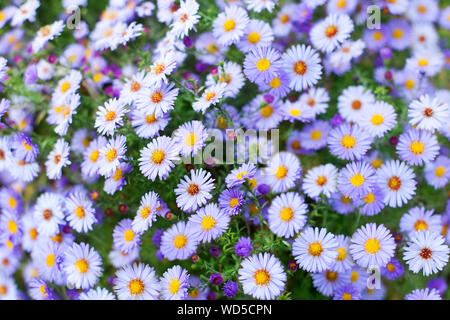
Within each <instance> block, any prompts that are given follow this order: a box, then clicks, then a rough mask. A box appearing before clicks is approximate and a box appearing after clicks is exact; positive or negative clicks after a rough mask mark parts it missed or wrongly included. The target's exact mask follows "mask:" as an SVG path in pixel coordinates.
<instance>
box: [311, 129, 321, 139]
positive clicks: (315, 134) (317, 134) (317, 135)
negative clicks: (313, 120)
mask: <svg viewBox="0 0 450 320" xmlns="http://www.w3.org/2000/svg"><path fill="white" fill-rule="evenodd" d="M310 136H311V139H313V140H319V139H320V138H321V137H322V131H320V130H314V131H312V132H311V135H310Z"/></svg>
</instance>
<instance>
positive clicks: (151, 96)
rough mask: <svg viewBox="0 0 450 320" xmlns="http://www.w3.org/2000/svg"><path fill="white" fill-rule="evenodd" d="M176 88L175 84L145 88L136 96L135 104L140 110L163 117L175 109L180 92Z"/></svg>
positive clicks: (161, 84)
mask: <svg viewBox="0 0 450 320" xmlns="http://www.w3.org/2000/svg"><path fill="white" fill-rule="evenodd" d="M145 79H146V78H145ZM144 81H145V80H144ZM174 87H175V85H174V84H173V83H160V84H159V85H152V86H148V87H144V88H142V89H141V90H139V92H138V93H137V94H136V98H135V99H134V104H135V105H136V108H137V109H138V110H141V111H145V112H146V113H147V114H150V115H152V114H155V116H156V117H161V116H163V115H164V114H165V113H167V112H169V111H171V110H172V109H173V106H174V103H175V100H176V98H177V96H178V91H179V90H178V88H174Z"/></svg>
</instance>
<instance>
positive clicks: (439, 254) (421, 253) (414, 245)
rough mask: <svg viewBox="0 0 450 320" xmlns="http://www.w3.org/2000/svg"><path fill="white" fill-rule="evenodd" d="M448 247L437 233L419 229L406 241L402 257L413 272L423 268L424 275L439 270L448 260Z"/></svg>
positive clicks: (449, 251)
mask: <svg viewBox="0 0 450 320" xmlns="http://www.w3.org/2000/svg"><path fill="white" fill-rule="evenodd" d="M449 253H450V249H449V247H448V246H447V245H446V244H445V239H444V237H443V236H441V235H440V234H439V233H436V232H432V231H429V230H424V231H419V232H416V233H414V234H413V235H412V236H411V240H410V241H408V242H407V246H406V247H405V252H404V253H403V259H404V260H405V261H406V263H407V264H408V265H409V269H410V270H411V271H412V272H413V273H418V272H419V271H420V270H423V271H422V273H423V275H424V276H429V275H430V274H433V273H437V272H439V271H441V270H442V269H443V268H444V267H445V266H446V265H447V262H448V255H449Z"/></svg>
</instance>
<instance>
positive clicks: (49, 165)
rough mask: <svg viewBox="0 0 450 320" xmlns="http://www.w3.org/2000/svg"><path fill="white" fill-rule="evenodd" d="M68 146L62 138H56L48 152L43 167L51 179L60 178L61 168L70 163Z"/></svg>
mask: <svg viewBox="0 0 450 320" xmlns="http://www.w3.org/2000/svg"><path fill="white" fill-rule="evenodd" d="M69 155H70V146H69V144H68V143H67V142H66V141H64V139H62V138H61V139H58V141H56V144H55V146H54V148H53V150H52V151H51V152H50V153H49V155H48V158H47V161H46V162H45V168H46V172H47V177H48V178H49V179H52V180H57V179H60V178H61V175H62V168H63V167H66V166H68V165H70V164H71V162H70V160H69Z"/></svg>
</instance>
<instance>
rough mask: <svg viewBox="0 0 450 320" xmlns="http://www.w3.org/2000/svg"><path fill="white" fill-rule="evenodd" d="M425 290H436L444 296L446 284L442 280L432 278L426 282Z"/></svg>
mask: <svg viewBox="0 0 450 320" xmlns="http://www.w3.org/2000/svg"><path fill="white" fill-rule="evenodd" d="M427 288H428V289H430V290H432V289H436V290H437V291H438V292H439V294H440V295H441V296H443V295H444V294H445V291H447V282H446V281H445V279H443V278H434V279H430V280H429V281H428V282H427Z"/></svg>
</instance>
